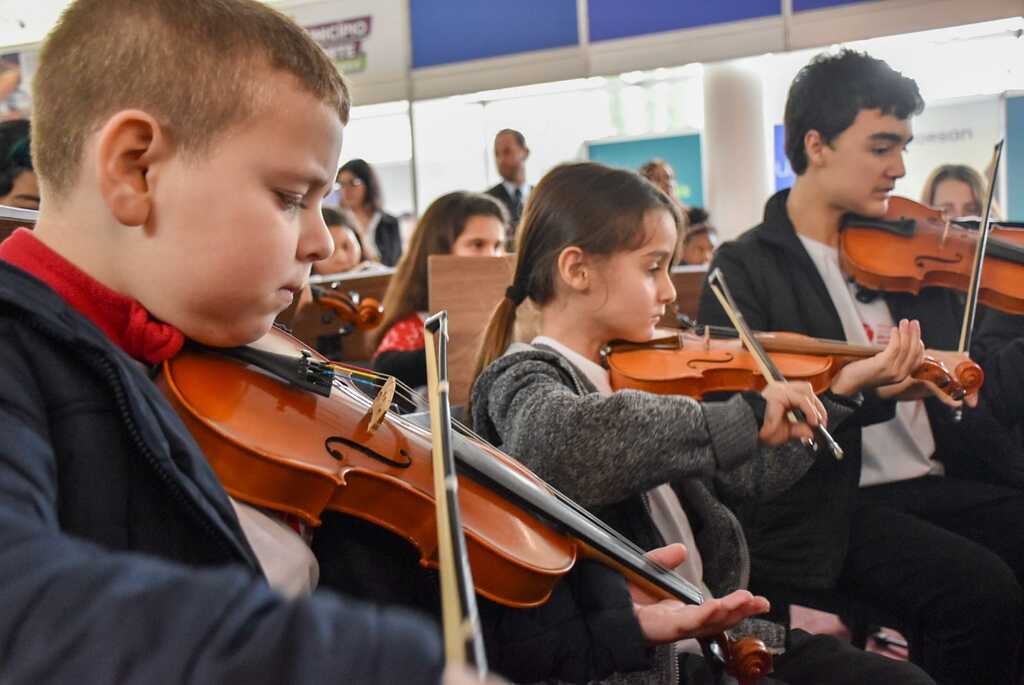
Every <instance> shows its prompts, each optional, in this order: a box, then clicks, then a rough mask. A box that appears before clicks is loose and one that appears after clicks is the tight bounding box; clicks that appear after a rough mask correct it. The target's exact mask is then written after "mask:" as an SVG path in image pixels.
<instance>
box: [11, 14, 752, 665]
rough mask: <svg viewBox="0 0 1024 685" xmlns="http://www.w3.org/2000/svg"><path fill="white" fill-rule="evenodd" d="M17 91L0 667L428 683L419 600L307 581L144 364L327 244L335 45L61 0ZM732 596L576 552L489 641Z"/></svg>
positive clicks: (547, 646)
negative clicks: (21, 101) (408, 604)
mask: <svg viewBox="0 0 1024 685" xmlns="http://www.w3.org/2000/svg"><path fill="white" fill-rule="evenodd" d="M34 91H35V92H34V105H35V112H36V120H35V124H34V126H35V128H34V135H33V150H34V154H35V159H36V163H37V170H38V172H39V176H40V183H41V190H42V196H43V203H42V211H41V212H40V214H39V219H38V222H37V224H36V229H35V232H34V233H30V232H28V231H25V230H19V231H17V232H16V233H15V234H14V235H12V236H11V237H10V238H9V239H8V240H7V241H5V242H4V243H3V244H0V602H2V605H3V607H4V610H3V611H2V612H0V645H3V647H2V648H0V681H3V682H15V683H18V682H30V683H42V682H65V681H67V682H72V681H73V682H88V683H114V682H117V683H136V682H137V683H147V684H149V683H161V682H189V683H227V682H243V681H244V682H247V683H263V682H266V683H290V684H291V683H299V684H304V683H319V682H334V681H344V682H353V683H355V682H358V683H436V682H437V681H438V680H439V678H440V675H441V672H442V665H443V664H442V655H441V649H440V644H439V640H438V636H437V631H436V628H435V626H433V625H432V624H431V623H430V622H429V621H426V620H424V619H423V618H421V617H417V616H416V615H414V614H412V613H407V612H405V611H399V610H389V609H382V608H374V607H371V606H369V605H365V604H361V603H359V602H355V601H342V600H341V599H340V598H339V597H338V596H336V595H333V594H331V593H329V592H315V593H312V594H304V591H307V590H309V589H311V587H312V586H314V585H315V584H316V578H315V560H313V559H312V555H311V553H310V551H309V548H308V546H307V545H306V544H305V542H304V541H303V540H302V538H300V537H299V536H298V535H296V533H294V532H292V531H291V530H289V529H288V528H287V526H284V525H283V524H282V523H281V522H280V521H278V520H276V519H271V518H269V517H267V516H265V515H264V513H262V512H260V511H258V510H256V509H253V508H248V509H246V508H245V507H244V505H239V504H237V503H233V502H232V501H231V500H229V498H228V496H227V495H226V493H225V492H224V490H223V488H222V487H221V485H220V483H219V482H218V481H217V479H216V477H215V475H214V474H213V472H212V470H211V469H210V467H209V465H208V464H207V463H206V461H205V459H204V458H203V455H202V453H201V452H200V450H199V448H198V447H197V446H196V444H195V442H194V441H193V440H192V438H191V436H190V435H189V434H188V432H187V430H186V429H185V427H184V426H183V425H182V423H181V421H180V420H179V419H178V417H177V415H176V414H174V412H173V410H172V409H171V407H170V405H169V404H168V403H167V401H166V400H165V399H164V398H163V396H162V395H161V394H160V392H159V391H158V390H157V388H156V386H155V385H154V384H153V383H152V382H151V381H150V379H149V378H148V377H147V375H146V370H147V367H152V365H156V364H159V363H160V362H162V361H164V360H166V359H169V358H170V357H172V356H173V355H174V354H176V353H177V352H178V351H179V350H180V349H181V347H182V345H183V344H184V342H185V340H186V339H187V338H192V339H193V340H195V341H198V342H200V343H205V344H207V345H212V346H234V345H244V344H248V343H250V342H253V341H255V340H257V339H259V338H260V337H262V336H263V335H264V334H266V332H267V331H268V330H269V328H270V326H271V324H272V322H273V320H274V317H275V316H276V315H277V314H278V313H279V312H280V311H281V310H283V309H284V308H285V307H286V306H287V305H288V304H289V303H290V302H291V300H292V297H293V295H294V294H295V293H296V292H297V291H298V290H299V289H300V288H301V287H302V285H303V283H304V282H305V281H306V280H307V278H308V276H309V272H310V266H311V265H312V263H313V262H315V261H317V260H320V259H323V258H325V257H326V256H327V255H329V254H330V252H331V250H332V244H331V238H330V234H329V233H328V231H327V228H326V226H325V225H324V222H323V219H322V217H321V214H320V202H321V200H322V198H323V197H324V196H325V195H326V194H327V193H328V192H329V191H330V189H331V187H332V184H333V180H334V177H335V173H336V170H337V168H338V157H339V154H340V148H341V139H342V128H343V126H344V125H345V123H346V122H347V120H348V111H349V97H348V91H347V89H346V87H345V83H344V81H343V80H342V78H341V77H340V76H339V75H338V74H337V72H336V71H335V70H334V68H333V66H332V65H331V62H330V60H329V59H328V58H327V57H326V56H325V55H324V54H323V52H322V51H321V50H320V49H319V48H318V47H317V45H316V44H315V43H314V42H313V41H312V40H311V39H310V38H309V37H308V36H307V35H306V34H305V32H303V31H302V29H300V28H299V27H297V26H296V25H295V24H293V23H292V22H290V21H289V20H288V19H287V18H285V17H284V16H283V15H281V14H280V13H278V12H276V11H274V10H272V9H270V8H268V7H266V6H265V5H263V4H261V3H259V2H256V1H255V0H189V2H180V0H78V1H77V2H75V3H74V4H72V5H71V6H70V7H69V8H68V10H67V11H66V12H65V13H64V15H63V16H62V18H61V20H60V22H59V23H58V25H57V26H56V28H55V29H54V31H53V32H52V33H51V35H50V36H49V37H48V38H47V41H46V44H45V45H44V48H43V50H42V53H41V56H40V62H39V68H38V70H37V72H36V76H35V86H34ZM236 509H237V510H238V511H239V512H241V513H242V517H241V518H242V522H241V523H240V520H239V515H238V514H236ZM246 522H248V525H247V523H246ZM254 522H255V523H254ZM347 544H349V541H348V540H344V539H342V540H341V541H340V542H339V545H335V546H334V547H333V549H332V550H331V551H332V553H334V554H335V555H337V557H338V558H340V559H341V560H342V561H345V555H344V553H339V552H338V549H337V548H338V547H339V546H340V545H347ZM678 555H679V551H678V550H674V551H673V550H669V551H668V556H664V557H662V559H663V560H668V559H673V560H676V558H677V557H678ZM335 561H337V559H335ZM339 563H340V562H339ZM584 566H586V565H585V564H584ZM328 568H331V566H328ZM371 573H373V571H371ZM303 574H305V576H304V575H303ZM574 574H575V572H574ZM577 577H578V578H584V577H585V578H586V580H580V581H579V582H578V583H577V580H574V578H577ZM293 580H298V581H299V582H298V583H297V585H292V584H291V583H290V581H293ZM268 582H269V584H270V586H271V587H273V588H274V589H273V590H272V589H271V587H268ZM567 588H572V589H567ZM342 589H343V590H344V589H346V588H345V587H342ZM278 590H280V592H279V591H278ZM282 592H289V593H291V594H293V595H297V598H295V599H291V600H288V599H285V597H284V596H283V595H282ZM644 601H645V602H649V600H644ZM584 604H585V606H584ZM491 609H492V610H493V607H491ZM735 612H736V608H735V607H731V606H727V605H722V604H719V603H718V601H717V600H709V601H708V602H707V603H706V604H705V605H704V606H702V607H699V608H697V607H683V606H682V605H681V604H680V603H671V602H669V603H665V602H662V603H660V604H658V605H654V606H651V607H635V606H634V604H633V602H632V601H631V599H630V595H629V593H628V590H627V587H626V584H625V582H624V581H623V580H622V579H621V577H619V576H617V575H614V574H613V573H611V572H610V571H605V570H604V569H595V568H593V567H591V568H590V569H589V571H587V572H586V575H585V576H584V574H583V573H582V572H581V573H580V574H579V575H578V576H576V575H572V576H570V579H569V580H568V581H563V582H562V583H560V584H559V585H557V586H556V588H555V590H554V593H553V598H552V600H550V601H549V602H548V603H547V604H546V605H544V606H542V607H539V608H537V609H534V610H531V611H530V612H521V613H519V614H516V615H515V616H513V615H512V614H513V613H514V612H512V611H511V610H509V611H508V612H507V613H505V614H501V613H500V610H499V613H498V614H496V615H497V616H498V618H497V619H496V620H497V623H498V625H497V627H495V628H494V629H493V634H496V635H498V636H499V639H498V640H495V641H494V642H493V643H492V646H495V647H497V648H498V652H499V657H500V656H501V654H504V655H505V656H506V658H505V660H504V661H502V660H501V658H498V659H497V664H498V665H499V666H500V665H502V664H505V665H506V666H507V667H508V668H510V669H516V676H517V677H521V678H522V679H525V680H541V679H545V678H549V677H561V678H572V679H574V680H579V681H584V680H588V679H594V678H599V677H603V676H604V675H607V674H608V673H610V672H612V671H628V670H638V669H641V668H644V667H646V666H647V662H648V659H649V655H650V653H649V647H648V639H650V640H652V641H657V642H671V641H673V640H675V639H678V638H680V637H684V636H688V635H694V634H697V632H698V631H701V630H708V629H709V626H716V625H717V624H718V623H723V622H725V623H730V624H731V623H732V622H735V621H728V620H727V619H729V618H730V617H731V616H732V615H733V614H734V613H735ZM492 614H493V611H492ZM638 619H639V620H638ZM597 626H600V628H601V629H600V630H599V629H597ZM719 629H720V628H719ZM539 649H543V650H547V651H546V653H545V654H543V655H539V653H538V650H539ZM453 677H456V678H457V676H453Z"/></svg>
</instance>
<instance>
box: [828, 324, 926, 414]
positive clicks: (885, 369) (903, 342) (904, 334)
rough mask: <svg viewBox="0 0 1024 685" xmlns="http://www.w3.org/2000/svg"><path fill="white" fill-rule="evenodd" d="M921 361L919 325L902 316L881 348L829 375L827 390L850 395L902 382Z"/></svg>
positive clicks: (921, 347)
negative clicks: (829, 383) (829, 380)
mask: <svg viewBox="0 0 1024 685" xmlns="http://www.w3.org/2000/svg"><path fill="white" fill-rule="evenodd" d="M922 363H924V343H922V342H921V325H920V324H919V323H918V322H917V321H916V320H914V321H907V320H906V319H903V320H902V321H900V323H899V326H897V327H896V328H893V329H892V335H891V336H890V337H889V344H888V345H886V346H885V349H884V350H882V351H881V352H879V353H878V354H876V355H875V356H873V357H868V358H867V359H860V360H858V361H855V362H851V363H850V364H847V365H846V366H844V367H843V368H842V370H840V371H839V373H837V374H836V376H835V378H833V379H832V387H831V390H832V392H834V393H835V394H837V395H846V396H851V395H855V394H857V393H858V392H860V391H861V390H863V389H864V388H875V387H879V386H882V385H891V384H893V383H902V382H903V381H904V380H905V379H906V378H907V377H908V376H909V375H910V374H911V373H913V372H914V369H916V368H918V367H919V366H921V364H922Z"/></svg>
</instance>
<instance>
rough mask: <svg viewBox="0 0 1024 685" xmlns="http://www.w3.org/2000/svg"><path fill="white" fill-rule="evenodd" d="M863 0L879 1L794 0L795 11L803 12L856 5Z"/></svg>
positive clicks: (874, 0) (873, 0) (875, 0)
mask: <svg viewBox="0 0 1024 685" xmlns="http://www.w3.org/2000/svg"><path fill="white" fill-rule="evenodd" d="M863 2H877V0H793V11H794V12H803V11H805V10H820V9H823V8H825V7H838V6H839V5H856V4H858V3H863Z"/></svg>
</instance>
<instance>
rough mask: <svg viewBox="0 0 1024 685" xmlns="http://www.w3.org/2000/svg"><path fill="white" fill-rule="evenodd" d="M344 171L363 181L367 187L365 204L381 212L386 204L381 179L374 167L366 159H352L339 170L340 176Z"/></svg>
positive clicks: (364, 198)
mask: <svg viewBox="0 0 1024 685" xmlns="http://www.w3.org/2000/svg"><path fill="white" fill-rule="evenodd" d="M342 171H347V172H348V173H350V174H352V175H353V176H355V177H356V178H358V179H359V180H360V181H362V182H363V185H364V186H365V187H366V195H365V196H364V197H363V205H364V206H369V207H372V208H373V211H375V212H379V211H380V210H381V207H383V206H384V194H383V193H382V192H381V189H380V180H379V179H378V178H377V172H375V171H374V170H373V167H372V166H370V165H369V163H368V162H367V161H366V160H365V159H350V160H349V161H347V162H345V164H344V165H343V166H342V167H341V169H339V170H338V176H339V177H340V176H341V172H342Z"/></svg>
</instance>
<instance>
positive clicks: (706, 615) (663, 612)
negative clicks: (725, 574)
mask: <svg viewBox="0 0 1024 685" xmlns="http://www.w3.org/2000/svg"><path fill="white" fill-rule="evenodd" d="M647 556H648V558H650V559H652V560H654V561H657V562H658V563H659V564H661V565H662V566H665V567H666V568H674V567H676V566H678V565H679V564H681V563H683V560H684V559H685V558H686V548H685V547H683V546H682V545H680V544H678V543H677V544H673V545H667V546H665V547H660V548H658V549H656V550H652V551H650V552H648V553H647ZM629 592H630V594H631V595H632V596H633V611H634V612H635V613H636V618H637V621H639V622H640V630H641V632H643V634H644V637H645V638H647V641H648V642H650V643H651V644H666V643H669V642H675V641H676V640H683V639H686V638H691V637H710V636H713V635H717V634H719V633H721V632H722V631H723V630H726V629H728V628H731V627H732V626H734V625H736V624H737V623H739V622H740V621H742V620H743V619H745V618H749V617H751V616H756V615H758V614H763V613H765V612H766V611H768V609H769V608H770V606H769V604H768V600H767V599H765V598H764V597H755V596H754V595H752V594H750V593H749V592H747V591H746V590H737V591H736V592H733V593H732V594H729V595H726V596H725V597H708V598H706V599H705V601H704V603H703V604H701V605H700V606H694V605H692V604H684V603H683V602H680V601H677V600H672V599H663V600H660V601H659V600H657V599H655V598H653V597H651V596H650V595H648V594H647V593H645V592H644V591H643V590H641V589H639V588H638V587H635V586H634V585H630V586H629Z"/></svg>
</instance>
